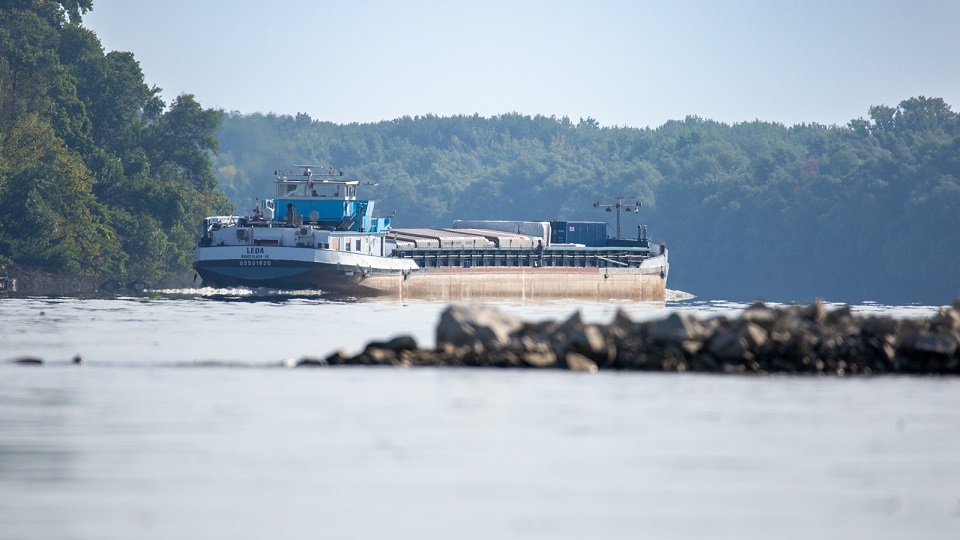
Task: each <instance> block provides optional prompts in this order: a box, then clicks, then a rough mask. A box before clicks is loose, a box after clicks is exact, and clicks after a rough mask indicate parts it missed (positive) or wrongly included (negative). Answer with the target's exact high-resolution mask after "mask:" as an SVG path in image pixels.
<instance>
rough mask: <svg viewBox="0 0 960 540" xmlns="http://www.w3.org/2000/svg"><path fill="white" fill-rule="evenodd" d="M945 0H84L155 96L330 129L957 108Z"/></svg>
mask: <svg viewBox="0 0 960 540" xmlns="http://www.w3.org/2000/svg"><path fill="white" fill-rule="evenodd" d="M958 21H960V1H956V0H914V1H909V2H906V1H891V0H872V1H869V0H866V1H862V0H858V1H846V2H845V1H841V0H837V1H821V0H808V1H800V2H787V1H750V0H736V1H734V0H730V1H719V0H710V1H707V0H704V1H672V2H670V1H646V0H637V1H632V2H630V1H626V2H621V1H601V0H594V1H564V0H553V1H543V2H540V1H522V0H514V1H500V0H483V1H476V2H474V1H470V2H461V1H456V0H446V1H444V0H411V1H407V2H380V1H375V2H374V1H371V2H363V1H341V0H332V1H324V0H271V1H265V0H256V1H252V0H236V1H209V0H163V1H159V0H142V1H136V2H132V1H130V0H94V10H93V11H91V12H88V13H87V14H86V15H85V16H84V23H85V25H86V26H87V27H88V28H90V29H92V30H94V31H95V32H96V33H97V35H98V36H99V37H100V40H101V41H102V42H103V44H104V47H105V48H106V49H107V50H108V51H110V50H122V51H132V52H133V53H134V54H135V56H136V57H137V59H139V61H140V64H141V67H142V68H143V71H144V73H145V76H146V81H147V83H148V84H151V85H157V86H159V87H160V88H162V89H163V97H164V99H165V100H166V101H168V102H169V101H170V100H171V99H173V98H174V97H176V96H177V95H178V94H180V93H191V94H194V95H195V96H196V98H197V99H198V100H199V101H200V103H201V104H202V105H204V106H206V107H218V108H223V109H225V110H227V111H234V110H235V111H240V112H242V113H253V112H273V113H277V114H296V113H297V112H306V113H308V114H309V115H310V116H311V117H313V118H314V119H316V120H329V121H332V122H336V123H350V122H375V121H378V120H385V119H393V118H397V117H400V116H404V115H410V116H415V115H425V114H428V113H432V114H436V115H440V116H450V115H455V114H465V115H472V114H474V113H478V114H480V115H481V116H492V115H496V114H501V113H509V112H519V113H522V114H528V115H536V114H543V115H547V116H549V115H556V116H558V117H560V116H569V117H570V118H572V119H573V120H574V121H576V120H578V119H579V118H580V117H584V118H586V117H588V116H592V117H593V118H596V119H597V120H598V121H599V122H600V124H601V125H605V126H611V125H617V126H623V125H626V126H633V127H645V126H650V127H657V126H659V125H661V124H662V123H663V122H665V121H667V120H670V119H682V118H684V117H685V116H687V115H690V114H695V115H699V116H701V117H704V118H708V119H713V120H719V121H722V122H727V123H734V122H741V121H750V120H754V119H760V120H767V121H775V122H782V123H784V124H787V125H792V124H795V123H800V122H819V123H822V124H845V123H846V122H848V121H849V120H851V119H853V118H857V117H861V116H864V117H865V116H866V115H867V109H868V107H870V106H871V105H878V104H887V105H896V104H897V103H899V102H900V101H901V100H903V99H906V98H909V97H913V96H917V95H925V96H928V97H942V98H944V99H945V100H946V101H947V103H948V104H950V105H951V106H952V107H953V109H954V110H960V32H958V29H960V26H958Z"/></svg>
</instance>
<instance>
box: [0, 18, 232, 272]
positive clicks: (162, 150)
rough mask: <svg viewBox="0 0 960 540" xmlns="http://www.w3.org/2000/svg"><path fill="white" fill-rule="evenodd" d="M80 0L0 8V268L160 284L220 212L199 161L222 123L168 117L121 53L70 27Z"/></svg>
mask: <svg viewBox="0 0 960 540" xmlns="http://www.w3.org/2000/svg"><path fill="white" fill-rule="evenodd" d="M90 9H92V2H91V1H90V0H74V1H60V2H51V1H42V0H19V1H6V2H3V3H2V4H0V205H2V207H3V208H5V209H6V211H5V212H3V213H0V266H8V265H12V264H17V265H29V266H34V267H39V268H42V269H45V270H49V271H60V272H70V273H74V274H94V275H130V276H136V277H143V278H160V277H162V276H164V275H165V274H169V273H174V272H183V271H186V270H187V269H189V266H190V261H191V248H192V246H193V243H194V229H195V227H196V224H197V223H199V221H200V220H201V219H202V218H203V217H204V216H205V215H208V214H209V213H211V212H213V211H216V212H229V211H231V210H232V207H231V205H230V203H229V201H228V200H227V199H226V197H225V196H224V195H223V193H222V192H221V191H220V190H218V189H217V188H216V180H215V177H214V176H213V172H212V163H211V159H210V156H211V154H212V153H214V152H216V150H217V141H216V139H215V138H214V137H213V133H214V131H215V130H216V129H217V127H218V126H219V123H220V119H221V116H222V113H221V112H220V111H217V110H211V109H203V108H202V107H201V106H200V104H199V103H197V102H196V100H194V98H193V96H190V95H183V96H180V97H178V98H177V99H176V100H174V102H173V103H172V104H171V105H170V107H169V108H167V107H166V105H165V104H164V103H163V101H162V100H160V98H159V97H158V94H159V89H158V88H156V87H153V88H149V87H147V85H146V84H144V82H143V73H142V72H141V70H140V65H139V63H138V62H137V60H136V59H135V58H134V56H133V54H131V53H128V52H110V53H108V54H104V51H103V47H102V46H101V44H100V42H99V40H98V39H97V37H96V35H95V34H94V33H93V32H90V31H89V30H87V29H85V28H83V27H82V26H81V25H80V22H81V15H82V14H83V13H85V12H86V11H88V10H90Z"/></svg>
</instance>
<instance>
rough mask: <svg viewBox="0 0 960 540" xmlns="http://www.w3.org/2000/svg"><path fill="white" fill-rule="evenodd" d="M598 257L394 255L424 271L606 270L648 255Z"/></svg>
mask: <svg viewBox="0 0 960 540" xmlns="http://www.w3.org/2000/svg"><path fill="white" fill-rule="evenodd" d="M604 255H605V256H601V255H598V254H597V253H596V252H595V250H591V249H589V248H586V249H561V250H555V249H547V250H545V251H544V252H543V253H542V254H541V255H537V254H536V253H535V252H534V251H533V250H530V249H484V248H476V249H469V248H439V249H438V248H397V249H396V250H394V251H393V253H392V256H394V257H400V258H410V259H413V261H414V262H415V263H417V265H419V266H420V267H421V268H451V267H454V268H483V267H537V266H542V267H563V268H605V267H607V266H613V265H616V266H620V267H639V266H640V264H641V263H642V262H643V261H644V260H646V259H648V258H649V253H648V252H646V251H638V250H617V251H615V252H605V253H604Z"/></svg>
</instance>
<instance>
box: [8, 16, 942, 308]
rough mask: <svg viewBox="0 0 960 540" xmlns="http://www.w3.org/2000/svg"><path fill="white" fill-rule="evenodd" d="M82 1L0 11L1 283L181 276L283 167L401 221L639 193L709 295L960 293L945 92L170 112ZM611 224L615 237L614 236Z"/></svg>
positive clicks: (906, 298) (683, 283) (521, 214)
mask: <svg viewBox="0 0 960 540" xmlns="http://www.w3.org/2000/svg"><path fill="white" fill-rule="evenodd" d="M90 9H92V0H65V1H59V2H54V1H48V0H3V1H2V2H0V208H3V210H2V211H0V273H2V272H10V271H12V270H13V269H16V268H38V269H42V270H45V271H50V272H57V273H66V274H80V275H92V276H102V277H109V276H124V277H133V278H137V279H158V278H160V277H163V276H167V275H171V274H176V273H183V272H186V271H188V270H189V266H190V262H191V260H190V257H191V254H190V249H191V248H192V246H193V244H194V242H195V239H196V234H197V231H196V227H197V224H198V223H199V221H200V219H201V218H202V217H204V216H206V215H211V214H224V213H230V212H232V211H233V210H234V207H235V205H236V206H239V207H240V208H241V209H245V210H246V209H250V208H251V207H252V205H253V201H254V198H256V197H261V198H262V197H268V196H270V195H271V193H272V181H273V171H275V170H276V169H278V168H280V169H287V168H289V167H291V166H292V165H295V164H300V163H308V164H314V165H324V166H326V165H328V164H329V165H331V166H333V167H335V168H336V169H337V170H342V171H344V172H345V174H346V175H348V176H352V177H356V178H359V179H361V180H365V181H369V182H371V183H375V184H377V185H376V186H372V185H371V186H365V189H366V190H368V191H367V192H366V193H364V195H366V196H369V197H370V198H374V199H377V200H378V207H377V208H378V209H379V211H380V214H381V215H387V214H393V213H394V212H395V218H394V224H395V225H396V226H401V227H418V226H449V225H450V223H451V221H452V220H454V219H511V220H513V219H527V220H554V219H562V220H588V221H607V222H608V223H609V224H611V225H613V223H614V222H615V216H614V215H613V214H612V213H605V212H603V211H602V209H598V208H595V207H594V205H593V203H595V202H600V203H602V204H609V203H612V202H614V198H615V197H625V198H626V200H627V202H632V201H634V199H637V200H640V201H641V202H642V203H643V206H642V208H641V209H640V212H639V213H635V214H634V213H631V214H626V215H624V216H623V219H622V221H623V230H624V236H628V237H633V236H635V235H636V227H637V225H641V224H644V225H647V226H648V230H649V232H650V236H651V237H653V239H654V240H655V241H663V242H666V243H667V245H668V247H670V248H671V263H672V268H671V274H670V283H669V286H670V288H671V289H679V290H684V291H687V292H690V293H693V294H695V295H697V296H698V297H700V298H702V299H729V300H751V299H755V298H765V299H767V300H773V301H801V302H807V301H810V300H812V299H814V298H817V297H821V298H825V299H828V300H834V301H847V302H859V301H865V300H874V301H878V302H883V303H897V304H906V303H943V302H949V301H951V300H952V299H953V298H954V297H958V296H960V278H957V275H956V269H957V268H960V120H958V114H957V113H955V112H953V111H952V110H951V108H950V106H949V105H948V104H946V103H944V101H943V100H942V99H939V98H928V97H923V96H920V97H913V98H909V99H906V100H904V101H902V102H901V103H899V104H898V105H896V106H888V105H876V106H873V107H870V108H869V110H868V111H864V112H865V113H866V118H857V119H855V120H852V121H850V122H849V123H848V124H847V125H843V126H824V125H818V124H800V125H795V126H789V127H788V126H784V125H782V124H778V123H772V122H762V121H755V122H745V123H738V124H734V125H728V124H724V123H718V122H714V121H711V120H708V119H703V118H699V117H693V116H691V117H687V118H686V119H684V120H676V121H670V122H667V123H665V124H664V125H662V126H660V127H658V128H656V129H649V128H647V129H637V128H630V127H601V126H600V125H599V124H598V122H597V121H595V120H594V119H592V118H587V119H580V120H578V121H576V122H574V121H572V120H571V119H569V118H566V117H563V118H556V117H544V116H535V117H530V116H524V115H520V114H503V115H500V116H496V117H492V118H483V117H480V116H477V115H474V116H455V117H437V116H433V115H426V116H418V117H415V118H411V117H403V118H398V119H395V120H392V121H383V122H379V123H371V124H349V125H338V124H333V123H330V122H323V121H318V120H314V119H312V118H310V116H308V115H307V114H303V113H301V114H297V115H296V116H285V115H284V116H278V115H262V114H248V115H245V114H240V113H237V112H231V113H225V112H224V111H219V110H213V109H204V108H203V107H202V106H201V105H200V104H199V103H198V102H197V101H196V100H195V99H194V97H193V96H191V95H188V94H184V95H181V96H179V97H177V98H175V99H174V100H173V101H172V102H171V103H169V104H167V103H164V102H163V101H162V100H161V99H160V97H159V95H160V89H158V88H156V87H148V86H147V85H146V84H145V83H144V76H143V73H142V72H141V69H140V66H139V63H138V62H137V60H136V58H135V57H134V55H133V54H132V53H129V52H116V51H114V52H104V50H103V47H102V45H101V43H100V41H99V40H98V38H97V36H96V35H95V34H94V33H93V32H91V31H89V30H88V29H86V28H84V27H83V25H82V16H83V14H85V13H86V12H87V11H88V10H90ZM610 233H611V235H612V234H613V229H612V227H611V229H610Z"/></svg>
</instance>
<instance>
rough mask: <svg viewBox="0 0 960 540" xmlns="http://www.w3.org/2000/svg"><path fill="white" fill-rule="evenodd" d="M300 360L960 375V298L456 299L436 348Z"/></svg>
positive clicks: (412, 346)
mask: <svg viewBox="0 0 960 540" xmlns="http://www.w3.org/2000/svg"><path fill="white" fill-rule="evenodd" d="M296 365H298V366H326V365H393V366H476V367H518V368H559V369H569V370H573V371H587V372H596V371H598V370H624V371H676V372H685V371H691V372H710V373H749V374H771V373H794V374H821V375H840V376H842V375H868V374H884V373H902V374H940V375H957V374H960V299H958V300H957V301H955V302H954V304H953V306H952V307H950V308H941V309H940V310H939V312H938V313H937V314H936V315H934V316H932V317H930V318H926V319H897V318H893V317H888V316H874V315H860V314H856V313H853V312H852V311H851V309H850V308H849V307H841V308H838V309H833V310H830V309H828V308H827V307H826V306H825V305H824V304H823V303H821V302H814V303H812V304H809V305H806V306H799V305H796V306H786V307H769V306H767V305H765V304H764V303H762V302H757V303H754V304H753V305H751V306H749V307H748V308H747V309H745V310H744V311H743V312H742V313H741V314H740V315H739V316H738V317H736V318H733V319H730V318H726V317H715V318H708V319H698V318H695V317H693V316H691V315H684V314H681V313H677V312H674V313H671V314H670V315H668V316H667V317H665V318H663V319H659V320H653V321H645V322H634V321H632V320H631V319H630V318H629V317H627V316H626V315H625V314H624V313H623V312H622V311H618V312H617V314H616V315H615V317H614V319H613V321H612V322H611V323H610V324H607V325H596V324H588V323H585V322H583V320H582V319H581V317H580V314H579V313H575V314H574V315H573V316H572V317H570V318H569V319H567V320H565V321H559V322H555V321H545V322H537V323H529V322H524V321H521V320H519V319H517V318H515V317H511V316H509V315H506V314H504V313H501V312H500V311H498V310H496V309H494V308H491V307H488V306H451V307H450V308H448V309H447V310H446V311H445V312H444V313H443V314H442V315H441V317H440V322H439V323H438V325H437V346H436V348H435V349H432V350H426V349H420V348H418V346H417V343H416V341H415V340H414V339H413V338H412V337H409V336H400V337H397V338H394V339H392V340H389V341H382V342H373V343H370V344H368V345H367V346H366V348H365V349H364V350H363V351H362V352H361V353H359V354H357V355H353V356H350V355H347V354H345V353H344V352H342V351H341V352H336V353H334V354H332V355H330V356H328V357H327V358H323V359H312V358H304V359H302V360H300V361H299V362H298V363H297V364H296Z"/></svg>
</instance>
